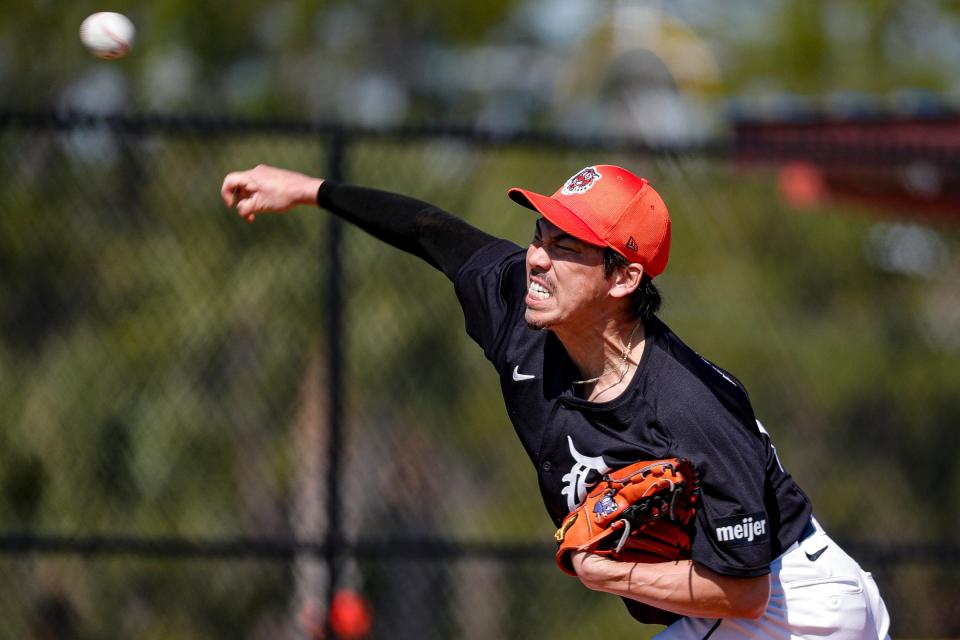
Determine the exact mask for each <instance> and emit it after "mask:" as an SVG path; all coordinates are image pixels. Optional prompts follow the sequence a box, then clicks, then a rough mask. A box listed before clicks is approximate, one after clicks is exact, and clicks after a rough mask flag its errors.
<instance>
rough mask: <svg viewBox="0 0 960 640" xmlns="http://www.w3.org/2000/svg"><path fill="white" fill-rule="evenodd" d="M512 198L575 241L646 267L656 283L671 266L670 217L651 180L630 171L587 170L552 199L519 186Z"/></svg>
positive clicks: (610, 168) (605, 166)
mask: <svg viewBox="0 0 960 640" xmlns="http://www.w3.org/2000/svg"><path fill="white" fill-rule="evenodd" d="M507 195H509V196H510V199H511V200H513V201H514V202H516V203H517V204H521V205H523V206H524V207H527V208H528V209H533V210H534V211H538V212H539V213H540V214H542V215H543V217H544V218H546V219H547V220H549V221H550V222H552V223H553V224H555V225H557V227H559V228H560V229H562V230H563V231H565V232H566V233H569V234H570V235H572V236H573V237H575V238H578V239H580V240H583V241H584V242H586V243H588V244H592V245H595V246H598V247H610V248H611V249H613V250H614V251H616V252H617V253H619V254H620V255H622V256H623V257H625V258H626V259H627V260H629V261H630V262H636V263H639V264H641V265H643V270H644V272H645V273H647V274H649V275H650V277H651V278H652V277H655V276H658V275H660V274H661V273H662V272H663V270H664V269H665V268H666V266H667V259H668V258H669V256H670V212H669V211H667V205H666V204H664V202H663V199H662V198H661V197H660V194H659V193H657V192H656V191H655V190H654V188H653V187H652V186H650V183H649V182H648V181H647V179H646V178H639V177H637V176H635V175H634V174H632V173H630V172H629V171H627V170H626V169H623V168H621V167H615V166H613V165H608V164H598V165H595V166H592V167H587V168H586V169H583V170H581V171H579V172H578V173H577V174H576V175H574V176H573V177H572V178H570V179H569V180H567V181H566V182H565V183H564V184H563V186H562V187H560V188H559V189H557V192H556V193H554V194H553V195H552V196H549V197H548V196H544V195H541V194H539V193H534V192H532V191H527V190H526V189H518V188H516V187H514V188H512V189H510V190H509V191H507Z"/></svg>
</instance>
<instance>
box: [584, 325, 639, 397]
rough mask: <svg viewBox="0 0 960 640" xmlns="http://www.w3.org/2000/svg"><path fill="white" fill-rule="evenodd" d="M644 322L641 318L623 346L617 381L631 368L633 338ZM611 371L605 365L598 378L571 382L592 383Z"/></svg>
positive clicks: (618, 363) (618, 364)
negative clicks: (628, 360)
mask: <svg viewBox="0 0 960 640" xmlns="http://www.w3.org/2000/svg"><path fill="white" fill-rule="evenodd" d="M642 324H643V320H642V319H641V320H640V321H639V322H638V323H637V324H636V325H635V326H634V327H633V331H631V332H630V338H629V339H628V340H627V346H625V347H624V348H623V353H621V354H620V361H619V362H617V369H619V370H620V380H617V383H619V382H620V381H621V380H623V378H624V376H626V375H627V371H628V370H629V369H630V367H629V365H627V358H629V357H630V350H631V349H632V348H633V338H634V337H635V336H636V335H637V329H639V328H640V325H642ZM610 371H611V370H610V369H607V368H606V366H604V368H603V371H601V372H600V375H598V376H597V377H596V378H590V379H589V380H574V381H573V382H572V383H571V384H590V383H591V382H596V381H597V380H599V379H600V378H602V377H603V376H605V375H606V374H608V373H610Z"/></svg>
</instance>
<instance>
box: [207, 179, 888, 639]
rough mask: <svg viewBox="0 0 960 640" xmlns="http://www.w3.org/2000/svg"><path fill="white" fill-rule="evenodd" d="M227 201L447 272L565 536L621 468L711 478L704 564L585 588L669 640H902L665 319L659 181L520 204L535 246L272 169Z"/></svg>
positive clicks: (386, 198) (377, 195)
mask: <svg viewBox="0 0 960 640" xmlns="http://www.w3.org/2000/svg"><path fill="white" fill-rule="evenodd" d="M221 193H222V196H223V199H224V201H225V202H226V203H227V205H228V206H234V207H236V209H237V211H238V213H239V214H240V215H241V216H243V217H245V218H246V219H247V220H249V221H252V220H253V219H254V217H255V216H256V215H259V214H261V213H266V212H271V211H272V212H280V211H286V210H288V209H290V208H292V207H293V206H295V205H298V204H319V205H320V206H321V207H323V208H325V209H328V210H330V211H331V212H333V213H334V214H335V215H337V216H340V217H341V218H343V219H344V220H347V221H349V222H351V223H353V224H356V225H357V226H359V227H361V228H362V229H364V230H366V231H367V232H369V233H371V234H372V235H374V236H375V237H377V238H379V239H381V240H383V241H385V242H387V243H389V244H391V245H393V246H395V247H397V248H399V249H402V250H404V251H407V252H409V253H412V254H414V255H417V256H419V257H421V258H422V259H424V260H425V261H427V262H428V263H429V264H431V265H432V266H434V267H435V268H437V269H440V270H442V271H443V273H444V274H446V276H447V277H448V278H449V279H450V280H451V281H452V282H453V284H454V288H455V291H456V294H457V296H458V299H459V301H460V304H461V306H462V308H463V313H464V316H465V319H466V329H467V333H468V334H469V335H470V336H471V337H472V338H473V339H474V340H475V341H476V342H477V343H478V344H479V345H480V346H481V347H482V348H483V351H484V354H485V355H486V357H487V358H488V359H489V360H490V362H491V363H492V364H493V365H494V367H495V368H496V370H497V373H498V374H499V377H500V384H501V389H502V392H503V398H504V402H505V403H506V407H507V411H508V414H509V416H510V419H511V421H512V422H513V425H514V427H515V429H516V432H517V435H518V436H519V438H520V441H521V443H522V444H523V446H524V448H525V449H526V451H527V454H528V455H529V456H530V459H531V461H532V462H533V464H534V467H535V469H536V472H537V477H538V480H539V485H540V489H541V492H542V497H543V501H544V504H545V506H546V508H547V511H548V512H549V514H550V517H551V518H552V519H553V521H554V523H555V524H557V525H559V524H560V523H561V521H563V519H564V517H565V516H566V515H567V514H568V513H570V512H571V511H573V510H575V509H576V508H577V507H578V505H579V504H581V503H582V502H583V501H584V498H585V496H586V495H587V493H588V491H589V489H590V487H591V486H593V485H594V484H596V483H597V482H598V480H599V479H600V478H601V476H602V475H603V474H606V473H608V472H610V471H612V470H615V469H618V468H621V467H624V466H626V465H629V464H631V463H633V462H635V461H637V460H649V459H661V458H669V457H672V456H683V457H684V458H686V459H689V460H690V461H692V462H693V464H694V465H696V468H697V470H698V471H699V474H700V490H701V503H700V505H699V508H698V510H697V512H696V515H695V519H694V521H693V525H692V526H693V536H692V550H691V557H690V559H689V560H678V561H671V562H649V563H643V562H622V561H615V560H611V559H609V558H605V557H601V556H599V555H596V554H594V553H589V552H582V551H581V552H576V553H575V554H574V555H573V556H572V564H573V568H574V570H575V572H576V574H577V577H578V578H579V579H580V580H581V582H582V583H583V584H584V585H586V586H587V587H588V588H590V589H594V590H598V591H604V592H608V593H611V594H615V595H618V596H621V597H622V598H623V599H624V602H625V603H626V605H627V608H628V610H629V611H630V613H631V614H632V615H633V616H634V617H635V618H637V619H638V620H640V621H642V622H657V623H662V624H667V625H668V627H667V628H666V629H665V630H664V631H662V632H661V634H659V635H658V636H657V637H658V638H663V639H673V638H707V637H710V638H713V639H714V640H719V639H722V638H813V637H817V638H819V637H831V638H851V639H853V638H885V637H888V635H887V634H888V629H889V616H888V614H887V610H886V607H885V606H884V603H883V600H882V599H881V597H880V594H879V592H878V590H877V587H876V585H875V583H874V581H873V578H872V577H871V576H870V574H869V573H865V572H864V571H863V570H862V569H861V568H860V566H859V565H858V564H857V563H856V562H855V561H854V560H853V559H852V558H850V557H849V556H848V555H847V554H846V553H844V552H843V550H842V549H841V548H840V547H839V546H837V544H836V543H835V542H834V541H833V540H831V539H830V537H829V536H828V535H827V534H826V533H825V532H824V530H823V529H822V528H821V527H820V525H819V524H818V523H817V521H816V520H815V519H814V518H813V517H812V508H811V504H810V500H809V499H808V498H807V496H806V495H805V494H804V493H803V491H802V490H801V489H800V487H799V486H797V483H796V482H795V481H794V480H793V478H792V477H791V476H790V474H788V473H787V472H786V471H785V470H784V468H783V466H782V465H781V464H780V461H779V460H778V458H777V453H776V450H775V449H774V447H773V445H772V444H771V441H770V438H769V436H768V434H767V432H766V431H765V430H764V428H763V426H762V425H761V424H760V422H759V421H758V420H757V419H756V417H755V416H754V413H753V409H752V407H751V405H750V402H749V400H748V398H747V393H746V390H745V389H744V387H743V385H742V384H741V383H740V382H739V381H738V380H737V379H736V378H734V377H733V376H732V375H731V374H729V373H728V372H726V371H724V370H723V369H721V368H719V367H717V366H716V365H715V364H713V363H712V362H710V361H708V360H706V359H704V358H703V357H701V356H700V355H699V354H698V353H696V352H695V351H694V350H692V349H691V348H690V347H688V346H687V345H686V344H684V343H683V342H682V341H681V340H680V338H678V337H677V336H676V335H675V334H674V333H673V332H672V331H671V330H670V328H669V327H668V326H667V325H666V324H664V323H663V322H662V321H661V320H660V319H659V318H658V317H657V315H656V312H657V310H658V308H659V306H660V294H659V292H658V291H657V288H656V286H655V284H654V282H653V280H654V278H656V276H658V275H659V274H660V273H661V272H662V271H663V270H664V268H665V267H666V265H667V259H668V255H669V251H670V217H669V213H668V210H667V207H666V205H665V204H664V202H663V200H662V199H661V198H660V196H659V195H658V193H657V192H656V191H655V190H654V188H653V187H652V186H651V185H650V184H649V183H648V181H647V180H645V179H642V178H638V177H637V176H635V175H634V174H632V173H630V172H629V171H627V170H625V169H623V168H620V167H615V166H610V165H597V166H593V167H587V168H585V169H583V170H582V171H579V172H578V173H576V174H575V175H574V176H573V177H571V178H570V179H569V180H567V181H566V182H565V183H564V184H563V185H562V186H561V187H560V188H559V189H558V190H557V191H556V193H554V194H553V195H552V196H546V195H541V194H538V193H534V192H531V191H528V190H524V189H516V188H514V189H511V190H510V191H509V192H508V193H509V196H510V198H511V199H513V200H514V201H515V202H516V203H518V204H520V205H522V206H524V207H526V208H528V209H532V210H534V211H535V212H537V213H539V214H540V217H538V218H537V219H536V222H535V224H534V231H533V236H532V239H531V241H530V243H529V245H528V246H527V247H526V248H525V249H524V248H523V247H519V246H517V245H515V244H513V243H511V242H508V241H506V240H502V239H498V238H495V237H493V236H490V235H488V234H486V233H484V232H483V231H480V230H478V229H476V228H475V227H473V226H471V225H469V224H467V223H466V222H464V221H463V220H460V219H459V218H457V217H455V216H452V215H450V214H448V213H446V212H444V211H441V210H440V209H438V208H436V207H434V206H432V205H430V204H427V203H424V202H420V201H417V200H414V199H411V198H408V197H405V196H401V195H398V194H392V193H386V192H382V191H376V190H372V189H366V188H361V187H357V186H351V185H347V184H337V183H334V182H331V181H325V180H322V179H320V178H313V177H309V176H305V175H302V174H299V173H294V172H290V171H286V170H282V169H276V168H273V167H267V166H263V165H261V166H258V167H256V168H255V169H252V170H249V171H241V172H235V173H231V174H229V175H227V176H226V178H225V180H224V182H223V188H222V191H221Z"/></svg>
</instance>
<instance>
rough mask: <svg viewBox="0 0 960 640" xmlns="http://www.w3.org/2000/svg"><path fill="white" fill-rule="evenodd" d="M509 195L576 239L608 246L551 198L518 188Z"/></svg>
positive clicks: (575, 216)
mask: <svg viewBox="0 0 960 640" xmlns="http://www.w3.org/2000/svg"><path fill="white" fill-rule="evenodd" d="M507 195H508V196H510V199H511V200H513V201H514V202H516V203H517V204H519V205H521V206H524V207H526V208H527V209H533V210H534V211H536V212H538V213H540V214H541V215H542V216H543V217H544V218H546V219H547V220H549V221H550V222H552V223H553V224H555V225H556V226H557V227H559V228H560V229H561V230H562V231H564V232H565V233H569V234H570V235H572V236H573V237H574V238H577V239H578V240H583V241H584V242H586V243H587V244H592V245H595V246H597V247H606V246H607V243H606V242H604V240H603V238H601V237H600V236H599V235H597V233H596V232H595V231H594V230H593V229H591V228H590V227H589V226H588V225H587V223H586V222H584V221H583V220H581V219H580V217H579V216H578V215H577V214H575V213H574V212H573V211H571V210H570V209H568V208H567V207H565V206H563V204H561V203H560V202H557V201H556V200H554V199H553V198H551V197H550V196H545V195H542V194H539V193H534V192H533V191H527V190H526V189H518V188H516V187H514V188H513V189H510V190H509V191H507Z"/></svg>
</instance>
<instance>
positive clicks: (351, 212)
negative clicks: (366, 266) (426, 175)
mask: <svg viewBox="0 0 960 640" xmlns="http://www.w3.org/2000/svg"><path fill="white" fill-rule="evenodd" d="M317 204H318V205H319V206H321V207H323V208H324V209H328V210H329V211H331V212H332V213H334V214H335V215H337V216H339V217H340V218H343V219H344V220H346V221H347V222H350V223H352V224H355V225H357V226H358V227H360V228H361V229H363V230H364V231H366V232H367V233H369V234H370V235H372V236H373V237H375V238H377V239H379V240H383V241H384V242H386V243H387V244H389V245H392V246H394V247H396V248H397V249H400V250H402V251H406V252H407V253H412V254H413V255H415V256H417V257H419V258H422V259H423V260H425V261H427V262H428V263H429V264H430V265H432V266H433V267H435V268H437V269H439V270H441V271H443V273H444V274H445V275H446V276H447V277H448V278H450V280H451V281H452V280H454V278H456V275H457V272H458V271H459V270H460V267H462V266H463V265H464V263H466V261H467V259H468V258H470V256H472V255H473V254H474V253H475V252H476V251H477V250H478V249H480V248H482V247H484V246H486V245H487V244H489V243H491V242H493V241H494V240H497V238H495V237H494V236H491V235H489V234H487V233H484V232H483V231H480V230H479V229H477V228H476V227H474V226H472V225H470V224H468V223H467V222H465V221H463V220H461V219H460V218H457V217H456V216H453V215H451V214H449V213H447V212H446V211H443V210H442V209H439V208H437V207H435V206H433V205H431V204H428V203H426V202H421V201H420V200H416V199H414V198H408V197H407V196H402V195H399V194H396V193H389V192H386V191H378V190H376V189H367V188H364V187H356V186H353V185H348V184H339V183H337V182H332V181H330V180H324V182H323V184H321V185H320V188H319V189H318V190H317Z"/></svg>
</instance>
